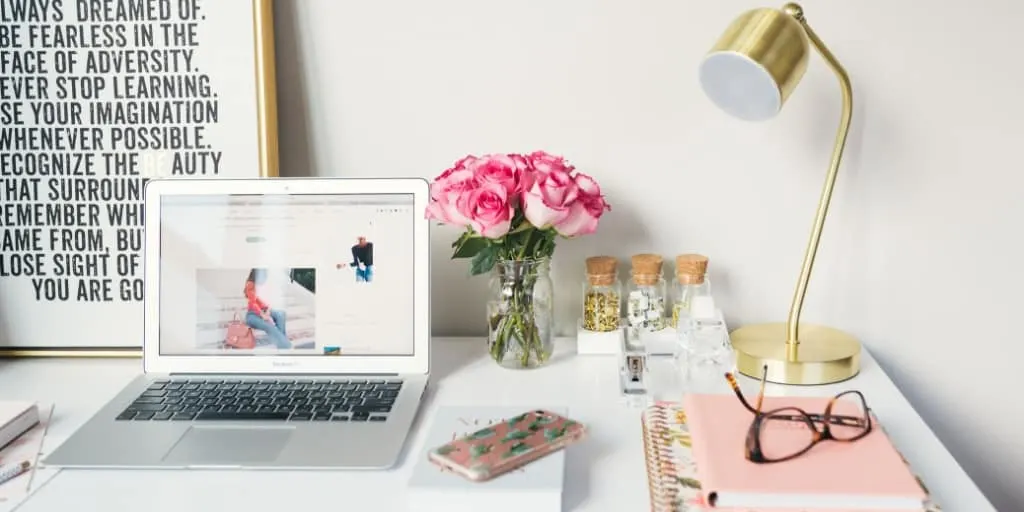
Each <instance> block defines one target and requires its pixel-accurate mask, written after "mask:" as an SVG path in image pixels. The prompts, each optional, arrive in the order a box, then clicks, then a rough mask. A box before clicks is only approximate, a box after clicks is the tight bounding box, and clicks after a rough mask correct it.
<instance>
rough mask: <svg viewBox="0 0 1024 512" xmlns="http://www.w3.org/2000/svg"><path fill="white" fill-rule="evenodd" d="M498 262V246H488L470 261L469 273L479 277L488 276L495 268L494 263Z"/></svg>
mask: <svg viewBox="0 0 1024 512" xmlns="http://www.w3.org/2000/svg"><path fill="white" fill-rule="evenodd" d="M497 260H498V246H496V245H488V246H487V247H485V248H484V249H482V250H481V251H480V252H478V253H476V255H475V256H473V259H472V261H470V269H469V273H470V274H472V275H474V276H478V275H480V274H486V273H488V272H490V271H491V269H493V268H494V263H495V262H496V261H497Z"/></svg>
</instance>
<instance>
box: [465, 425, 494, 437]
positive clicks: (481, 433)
mask: <svg viewBox="0 0 1024 512" xmlns="http://www.w3.org/2000/svg"><path fill="white" fill-rule="evenodd" d="M495 434H497V432H495V431H494V429H493V428H491V427H487V428H482V429H480V430H478V431H476V432H473V433H472V434H470V435H468V436H466V439H487V438H488V437H494V435H495Z"/></svg>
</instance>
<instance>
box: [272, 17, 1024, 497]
mask: <svg viewBox="0 0 1024 512" xmlns="http://www.w3.org/2000/svg"><path fill="white" fill-rule="evenodd" d="M277 3H278V5H277V8H276V15H277V41H278V65H279V73H280V78H279V87H280V91H279V93H280V107H281V138H282V158H283V162H282V163H283V166H284V169H285V171H284V173H285V174H286V175H288V174H292V175H303V174H307V173H311V174H314V175H321V176H369V175H383V176H400V175H418V176H425V177H433V176H434V175H435V174H437V173H438V172H440V171H441V170H443V169H444V168H445V167H446V166H447V165H449V164H450V163H451V162H452V161H454V160H455V159H457V158H459V157H461V156H462V155H464V154H466V153H483V152H492V151H493V152H513V151H529V150H533V149H538V148H544V149H547V150H549V151H553V152H558V153H562V154H565V155H567V156H568V157H569V158H571V159H572V160H573V161H574V163H576V164H577V165H578V167H579V168H581V169H583V170H585V171H586V172H588V173H591V174H593V175H594V176H596V177H597V178H598V179H599V180H600V182H601V184H602V185H603V186H604V187H605V189H606V191H607V194H608V196H609V200H610V201H611V202H612V204H613V207H614V210H613V211H612V212H611V213H610V214H608V216H607V218H606V220H604V221H603V224H602V226H601V230H600V233H599V234H598V235H596V236H593V237H590V238H588V239H584V240H577V241H572V242H568V243H563V244H562V246H561V247H560V248H559V249H558V251H557V253H556V259H557V261H556V264H555V270H554V272H555V274H556V283H557V284H558V285H559V291H560V292H561V294H560V295H559V297H558V304H557V307H558V309H559V312H558V315H559V321H558V325H559V329H560V331H561V332H562V333H569V332H571V330H572V325H573V322H574V319H575V315H576V310H577V308H578V307H579V299H578V298H577V296H576V292H575V290H577V289H578V285H577V283H578V282H579V280H580V279H581V278H582V268H581V267H582V263H581V262H582V258H583V257H584V256H586V255H592V254H598V253H609V254H614V255H617V256H621V257H623V258H626V257H628V256H629V255H630V254H631V253H634V252H641V251H657V252H660V253H663V254H664V255H665V256H666V259H670V258H672V257H673V256H674V255H675V254H677V253H679V252H683V251H690V250H696V251H700V252H703V253H705V254H707V255H709V256H710V258H711V262H712V263H711V278H712V279H713V282H714V285H715V290H716V293H717V295H718V299H719V300H720V301H721V302H722V304H723V306H724V307H725V308H726V310H727V311H728V314H729V316H730V322H731V323H732V324H733V325H739V324H742V323H747V322H753V321H761V320H774V319H778V320H782V319H784V317H785V314H786V311H787V309H788V306H789V301H790V297H791V294H792V288H793V285H794V283H795V279H796V276H797V272H798V270H799V264H800V258H801V255H802V252H803V250H804V246H805V243H806V237H807V234H808V230H809V228H810V223H811V216H812V214H813V211H814V206H815V204H816V202H817V200H818V194H819V192H820V187H821V183H822V180H823V177H824V173H825V167H826V164H827V159H828V156H829V151H830V148H831V143H832V139H833V137H834V131H835V126H836V123H837V120H838V114H839V91H838V88H837V86H836V82H835V80H834V78H833V77H832V76H831V75H830V74H829V72H828V70H827V68H826V67H825V66H824V64H823V63H822V61H821V60H820V59H819V58H817V57H816V56H815V57H812V60H811V65H810V69H809V71H808V74H807V76H806V77H805V79H804V81H803V83H802V84H801V87H800V88H799V89H798V90H797V92H796V94H795V95H794V96H793V98H792V99H791V101H790V103H789V104H788V105H787V108H786V109H785V110H784V111H783V112H782V114H781V115H780V116H779V117H778V118H777V119H775V120H773V121H770V122H767V123H763V124H748V123H742V122H740V121H736V120H733V119H731V118H728V117H727V116H725V115H724V114H722V113H720V112H719V111H717V110H715V109H714V108H713V107H712V105H711V104H710V103H709V102H708V101H707V100H706V99H705V97H704V96H703V95H702V93H701V91H700V90H699V89H698V86H697V77H696V69H697V64H698V61H699V59H700V57H701V56H702V54H703V53H704V52H705V51H706V50H707V49H708V48H709V47H710V45H711V44H712V42H713V41H714V40H715V38H716V37H717V36H718V35H719V34H720V32H721V30H722V29H723V28H724V27H725V25H726V24H727V23H728V22H729V21H730V20H731V19H732V18H733V17H734V16H735V15H736V14H738V13H739V12H741V11H742V10H744V9H747V8H751V7H756V6H759V5H761V4H759V3H758V2H756V1H754V0H716V1H714V2H709V1H703V2H699V1H693V0H690V1H680V0H632V1H627V0H560V1H552V0H519V1H515V2H512V1H506V2H485V1H480V0H428V1H422V0H400V1H376V2H365V1H362V2H356V1H351V0H343V1H339V0H303V1H301V2H300V1H298V0H278V2H277ZM769 5H770V4H769ZM804 7H805V10H806V13H807V16H808V18H809V20H810V22H811V23H812V24H813V26H814V27H815V28H816V29H817V30H818V32H819V33H820V35H821V36H822V37H823V38H824V39H825V40H826V42H827V43H828V44H829V45H830V47H831V48H832V50H833V51H834V52H835V53H836V54H837V55H838V56H839V58H840V59H841V60H842V62H843V63H844V64H845V65H846V67H847V68H848V70H849V72H850V75H851V76H852V78H853V81H854V89H855V92H854V94H855V102H856V109H855V118H854V125H853V129H852V133H851V140H850V145H849V147H848V153H847V160H846V162H845V166H844V168H843V170H842V173H841V176H840V179H839V183H838V185H837V192H836V196H835V200H834V203H833V205H834V207H833V210H832V215H831V217H830V219H829V222H828V224H827V227H826V231H825V236H824V239H823V246H822V249H821V251H820V256H819V258H818V264H817V267H816V274H815V276H814V279H813V281H812V286H811V289H810V292H809V296H808V306H807V307H806V308H805V316H804V318H805V319H806V320H809V321H816V322H825V323H830V324H833V325H835V326H837V327H840V328H843V329H846V330H849V331H851V332H853V333H855V334H856V335H858V336H860V337H861V338H862V339H863V340H864V343H865V344H866V345H867V346H868V347H869V348H870V349H871V351H872V352H873V353H874V354H875V355H876V356H877V358H878V359H879V360H880V361H881V362H882V364H883V365H884V366H885V368H886V369H887V370H888V371H889V372H890V374H891V375H892V376H893V378H894V379H895V381H896V382H897V384H898V385H899V386H900V388H901V389H903V390H904V391H905V393H906V394H907V395H908V397H909V398H910V400H911V401H912V402H913V404H914V405H915V406H916V407H917V408H918V410H919V411H921V413H922V414H923V415H924V416H925V418H926V420H927V421H928V422H929V424H930V425H931V426H932V428H933V429H934V430H935V431H936V432H937V433H938V434H939V436H940V437H941V438H942V439H943V440H944V441H945V442H946V443H947V445H948V446H949V448H950V450H951V451H952V452H953V454H954V455H955V456H956V457H957V458H958V459H959V460H960V461H961V462H962V464H963V465H964V467H965V469H967V470H968V472H969V473H970V474H971V475H972V476H973V477H974V478H975V480H976V481H977V482H978V484H979V485H980V486H981V487H982V490H983V491H985V492H986V494H987V495H988V496H989V497H990V499H991V500H992V501H993V503H994V504H995V505H996V506H997V507H999V508H1000V509H1002V510H1011V504H1013V503H1016V504H1021V503H1024V488H1021V487H1020V486H1019V485H1014V483H1013V480H1016V478H1017V475H1019V473H1020V469H1021V467H1022V466H1024V443H1022V440H1024V435H1022V434H1021V433H1020V430H1021V426H1022V424H1024V406H1022V405H1021V401H1020V400H1019V399H1018V398H1017V397H1016V395H1017V389H1018V388H1019V386H1015V385H1014V384H1015V380H1014V379H1015V377H1017V373H1016V372H1017V370H1019V369H1020V368H1021V365H1020V362H1021V359H1022V358H1024V350H1022V349H1021V341H1020V339H1019V334H1020V332H1021V330H1020V329H1015V328H1012V327H1013V326H1012V324H1011V321H1012V319H1013V318H1018V316H1017V315H1019V314H1020V308H1021V306H1022V305H1024V303H1022V301H1021V299H1020V298H1019V293H1018V292H1019V291H1020V290H1021V289H1022V288H1024V273H1022V272H1021V271H1020V266H1021V262H1022V260H1024V245H1022V244H1021V243H1020V237H1021V235H1020V232H1021V230H1020V225H1021V221H1022V219H1024V201H1021V200H1020V199H1018V198H1019V197H1021V193H1020V187H1021V186H1024V178H1022V177H1021V174H1020V173H1021V168H1020V165H1021V164H1020V147H1021V144H1022V143H1024V140H1022V139H1024V137H1022V136H1024V128H1022V126H1024V125H1022V124H1021V120H1022V119H1024V98H1022V95H1021V91H1022V89H1024V70H1022V67H1024V61H1022V60H1021V58H1020V55H1019V52H1018V51H1015V50H1014V48H1018V49H1019V48H1021V43H1020V41H1019V36H1018V33H1019V27H1020V25H1019V22H1020V20H1021V19H1022V18H1024V4H1022V3H1020V2H1014V1H1013V0H979V1H976V2H972V3H970V4H967V3H964V2H953V1H950V0H938V1H932V2H924V1H922V0H885V1H883V0H860V1H857V2H835V1H825V0H806V2H805V4H804ZM434 236H435V239H434V257H435V262H436V264H435V265H434V269H433V270H434V276H435V277H434V279H435V280H436V281H435V282H444V283H450V284H451V285H446V286H444V287H435V297H434V299H435V302H434V304H435V307H434V311H435V316H434V325H435V326H436V333H438V334H481V333H482V326H483V322H482V321H481V315H483V311H482V310H480V311H477V313H476V314H475V315H474V314H472V313H471V314H469V315H467V314H466V312H467V311H469V312H472V311H476V310H479V309H480V306H479V304H481V301H480V299H481V298H482V297H483V295H484V287H485V281H486V279H484V278H474V279H470V278H468V277H466V276H467V272H468V266H467V264H466V262H464V261H456V262H452V261H449V260H448V255H449V254H448V250H449V249H448V248H449V244H450V241H451V239H452V237H453V236H455V233H454V232H452V231H449V230H445V229H437V230H435V232H434ZM869 398H870V397H869Z"/></svg>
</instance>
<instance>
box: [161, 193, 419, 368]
mask: <svg viewBox="0 0 1024 512" xmlns="http://www.w3.org/2000/svg"><path fill="white" fill-rule="evenodd" d="M160 200H161V206H160V209H161V214H160V217H161V221H160V222H161V224H160V353H161V355H169V356H202V355H216V356H225V355H227V356H236V355H237V356H268V355H270V356H280V355H288V356H299V355H304V356H340V357H346V356H352V357H358V356H410V355H412V354H413V345H414V339H413V331H414V321H413V315H414V311H413V300H414V299H413V296H414V293H413V292H414V290H413V286H414V285H413V272H414V269H413V267H414V265H413V263H414V261H413V260H414V248H413V244H414V232H413V230H414V224H415V220H416V214H415V213H414V212H413V195H412V194H350V195H345V194H330V195H306V194H296V195H283V194H282V195H225V196H217V195H171V196H163V197H162V198H161V199H160Z"/></svg>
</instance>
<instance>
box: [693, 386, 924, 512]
mask: <svg viewBox="0 0 1024 512" xmlns="http://www.w3.org/2000/svg"><path fill="white" fill-rule="evenodd" d="M748 400H751V401H753V400H754V397H749V398H748ZM828 400H829V398H828V397H821V398H818V397H765V398H764V402H763V405H762V408H761V410H762V411H770V410H772V409H777V408H780V407H787V406H788V407H799V408H801V409H803V410H805V411H807V412H808V413H811V414H814V413H818V414H820V413H823V412H824V411H825V407H826V405H827V404H828ZM843 405H845V404H843V402H839V403H838V404H837V405H836V407H835V408H834V409H833V412H834V413H835V414H847V415H855V414H857V412H858V411H857V409H856V408H855V407H854V408H852V410H851V409H847V408H844V407H842V406H843ZM683 408H684V409H685V410H686V416H687V423H688V425H689V428H690V434H691V435H692V436H693V458H694V463H695V465H696V466H697V474H698V478H699V480H700V482H701V484H702V485H701V495H702V500H701V501H703V502H704V503H708V504H710V503H713V504H714V505H713V507H714V508H715V509H730V510H742V511H747V510H749V511H758V512H761V511H773V512H781V511H786V512H795V511H810V510H815V511H829V512H832V511H834V512H855V511H872V512H920V511H922V510H925V509H926V507H927V506H928V495H927V492H926V491H925V490H924V489H923V488H922V486H921V484H920V483H919V481H918V479H917V477H916V476H915V475H914V474H913V472H911V470H910V468H909V467H908V466H907V464H906V462H905V461H904V459H903V457H902V456H901V455H900V453H899V452H898V451H897V450H896V448H895V447H894V446H893V445H892V443H891V442H890V440H889V438H888V436H887V435H886V434H885V432H884V431H883V430H882V428H881V426H880V425H879V424H878V422H877V419H873V424H874V425H873V426H874V429H873V430H872V432H871V433H870V434H868V435H867V436H866V437H864V438H862V439H860V440H858V441H855V442H850V443H842V442H835V441H824V442H821V443H818V444H817V445H816V446H815V447H814V448H811V450H810V451H808V452H806V453H804V454H803V455H801V456H799V457H797V458H795V459H791V460H788V461H784V462H775V463H770V464H757V463H754V462H750V461H748V460H747V459H746V457H745V439H746V437H747V432H748V430H749V429H750V424H751V423H752V422H753V420H754V414H753V413H752V412H750V411H749V410H747V409H746V408H745V407H743V404H741V403H740V401H739V400H738V399H737V398H736V397H735V396H733V395H701V394H692V395H687V396H686V397H685V398H684V399H683ZM787 423H789V422H787ZM776 425H778V424H776ZM792 426H793V427H794V428H778V429H776V430H773V431H772V434H771V443H772V445H773V446H776V448H774V450H775V451H776V452H777V453H792V452H794V451H798V449H799V447H802V446H803V445H805V444H806V443H807V440H808V436H809V432H808V431H807V430H806V427H803V426H802V424H793V425H792ZM763 439H765V438H763ZM797 445H800V446H797ZM764 448H765V450H766V451H767V450H769V448H768V447H767V446H765V447H764ZM787 450H788V451H787Z"/></svg>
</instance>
